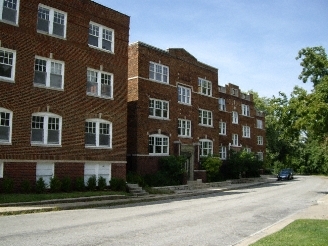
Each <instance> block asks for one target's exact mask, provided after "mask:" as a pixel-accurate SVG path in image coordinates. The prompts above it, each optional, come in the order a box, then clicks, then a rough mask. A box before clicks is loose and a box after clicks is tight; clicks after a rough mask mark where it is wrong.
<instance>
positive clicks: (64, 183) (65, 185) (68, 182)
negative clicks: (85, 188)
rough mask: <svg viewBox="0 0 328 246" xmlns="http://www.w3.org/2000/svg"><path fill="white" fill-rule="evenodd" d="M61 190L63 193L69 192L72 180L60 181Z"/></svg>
mask: <svg viewBox="0 0 328 246" xmlns="http://www.w3.org/2000/svg"><path fill="white" fill-rule="evenodd" d="M61 183H62V185H61V189H62V191H64V192H70V191H72V180H71V178H70V177H64V178H63V179H62V181H61Z"/></svg>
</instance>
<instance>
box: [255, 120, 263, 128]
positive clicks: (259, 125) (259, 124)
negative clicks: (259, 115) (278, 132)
mask: <svg viewBox="0 0 328 246" xmlns="http://www.w3.org/2000/svg"><path fill="white" fill-rule="evenodd" d="M256 127H257V128H259V129H263V121H262V120H258V119H256Z"/></svg>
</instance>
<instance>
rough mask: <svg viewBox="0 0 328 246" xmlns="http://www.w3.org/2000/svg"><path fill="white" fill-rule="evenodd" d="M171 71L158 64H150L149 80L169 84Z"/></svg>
mask: <svg viewBox="0 0 328 246" xmlns="http://www.w3.org/2000/svg"><path fill="white" fill-rule="evenodd" d="M169 78H170V69H169V67H168V66H165V65H163V64H159V63H156V62H152V61H151V62H149V79H150V80H153V81H157V82H161V83H165V84H169V83H170V82H169Z"/></svg>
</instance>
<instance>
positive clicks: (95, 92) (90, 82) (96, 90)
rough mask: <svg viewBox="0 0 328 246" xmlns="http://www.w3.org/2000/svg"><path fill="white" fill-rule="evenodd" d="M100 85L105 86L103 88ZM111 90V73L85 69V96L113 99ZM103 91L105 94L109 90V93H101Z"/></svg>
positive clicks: (112, 83)
mask: <svg viewBox="0 0 328 246" xmlns="http://www.w3.org/2000/svg"><path fill="white" fill-rule="evenodd" d="M105 77H106V78H105ZM108 83H109V84H108ZM102 85H105V86H104V88H103V87H102ZM113 88H114V75H113V74H112V73H108V72H104V71H100V70H95V69H92V68H88V69H87V95H89V96H96V97H101V98H109V99H113ZM103 89H106V90H105V91H106V92H107V90H109V93H103Z"/></svg>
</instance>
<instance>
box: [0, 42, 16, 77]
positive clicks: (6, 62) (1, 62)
mask: <svg viewBox="0 0 328 246" xmlns="http://www.w3.org/2000/svg"><path fill="white" fill-rule="evenodd" d="M15 65H16V51H14V50H9V49H5V48H2V47H0V80H4V81H9V82H14V80H15Z"/></svg>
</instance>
